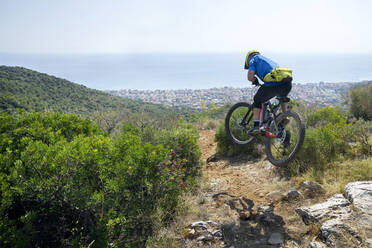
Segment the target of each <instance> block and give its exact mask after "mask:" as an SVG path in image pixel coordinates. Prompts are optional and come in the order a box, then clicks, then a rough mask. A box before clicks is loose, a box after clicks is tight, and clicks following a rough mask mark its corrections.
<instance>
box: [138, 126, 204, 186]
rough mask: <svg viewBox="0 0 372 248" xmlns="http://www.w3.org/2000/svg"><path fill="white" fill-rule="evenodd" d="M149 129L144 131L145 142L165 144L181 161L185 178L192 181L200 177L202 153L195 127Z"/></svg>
mask: <svg viewBox="0 0 372 248" xmlns="http://www.w3.org/2000/svg"><path fill="white" fill-rule="evenodd" d="M155 130H156V129H154V127H147V128H145V129H144V131H143V135H142V139H143V142H149V143H151V144H156V145H159V144H163V145H164V146H165V147H167V148H168V149H170V150H172V151H173V152H174V154H175V156H176V157H177V159H178V161H180V167H181V168H183V169H184V170H185V177H186V178H187V179H188V180H191V179H193V178H195V177H197V176H199V175H200V167H201V163H200V157H201V151H200V147H199V143H198V139H199V133H198V130H197V129H196V128H195V126H193V125H191V124H187V123H186V122H183V121H181V122H178V123H174V126H172V127H168V128H167V129H158V130H156V131H155Z"/></svg>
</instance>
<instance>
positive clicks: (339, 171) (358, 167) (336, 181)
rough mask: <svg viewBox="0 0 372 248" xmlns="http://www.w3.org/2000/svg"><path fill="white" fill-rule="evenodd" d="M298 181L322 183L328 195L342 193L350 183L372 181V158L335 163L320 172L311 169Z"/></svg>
mask: <svg viewBox="0 0 372 248" xmlns="http://www.w3.org/2000/svg"><path fill="white" fill-rule="evenodd" d="M297 180H298V181H300V182H301V181H305V180H311V181H317V182H319V183H322V184H323V187H324V188H325V190H326V191H327V195H333V194H335V193H342V192H343V190H344V188H345V186H346V184H348V183H349V182H354V181H365V180H372V158H371V157H370V158H367V159H364V160H347V161H343V162H334V163H331V164H329V165H327V166H326V167H323V168H322V170H318V171H317V170H315V169H310V170H309V171H308V172H306V173H305V174H303V175H301V176H300V177H298V178H297Z"/></svg>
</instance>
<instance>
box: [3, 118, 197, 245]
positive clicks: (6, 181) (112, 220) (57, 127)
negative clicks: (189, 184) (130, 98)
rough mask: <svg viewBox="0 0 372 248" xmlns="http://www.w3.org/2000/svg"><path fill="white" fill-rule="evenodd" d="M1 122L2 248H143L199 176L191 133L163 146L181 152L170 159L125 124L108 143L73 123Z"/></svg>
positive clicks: (88, 125)
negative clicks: (189, 181)
mask: <svg viewBox="0 0 372 248" xmlns="http://www.w3.org/2000/svg"><path fill="white" fill-rule="evenodd" d="M0 120H1V122H0V131H1V134H0V149H1V150H0V196H1V202H0V215H1V219H0V246H1V247H81V246H88V245H90V246H91V247H105V246H108V244H109V243H112V245H113V246H114V247H142V246H144V244H145V242H146V239H147V238H148V237H149V236H151V235H152V234H153V232H154V228H155V227H158V226H159V222H160V223H162V224H164V223H168V222H169V221H170V220H171V219H172V217H173V215H174V212H175V209H176V207H177V204H178V201H179V195H180V194H181V192H182V190H183V187H184V185H185V183H184V180H185V178H186V177H187V176H186V172H187V173H189V174H190V175H189V176H193V175H196V174H198V168H199V167H198V166H199V163H198V162H199V161H198V159H199V158H200V154H198V153H194V152H193V151H195V150H197V149H196V148H197V146H195V144H196V145H197V137H196V136H195V133H194V131H192V130H191V128H189V129H187V128H186V129H185V130H184V131H180V132H179V133H177V132H176V130H173V133H172V132H170V133H169V134H168V136H165V137H164V138H163V141H164V143H165V144H166V143H167V142H168V143H169V144H173V145H176V144H178V145H179V146H180V148H179V150H175V151H170V150H169V149H168V148H165V147H164V146H163V145H160V144H159V145H157V144H155V145H152V144H149V143H146V142H144V141H143V140H142V138H143V135H142V132H141V130H140V129H137V128H135V127H133V126H131V125H129V124H127V125H125V126H124V128H123V132H122V133H121V135H120V136H119V137H118V138H117V139H115V140H112V139H111V138H109V137H108V136H105V135H104V134H103V133H102V131H100V130H99V129H98V128H97V127H96V126H95V125H92V124H91V123H90V122H89V121H86V120H82V119H79V118H77V117H75V116H71V115H64V114H52V113H48V114H44V115H42V114H40V113H32V114H27V115H24V114H23V115H9V114H5V113H0ZM157 135H158V134H154V136H155V137H156V136H157ZM160 137H163V136H161V135H160ZM170 137H172V138H174V139H173V140H171V141H168V140H167V139H168V138H170ZM159 142H160V140H159ZM183 149H185V151H184V150H183ZM182 152H184V153H182ZM185 158H187V159H188V160H187V161H186V159H185ZM192 162H196V164H197V165H193V164H191V163H192ZM185 167H186V172H185V170H184V168H185ZM188 168H192V169H189V171H188V170H187V169H188ZM159 212H161V213H162V215H161V216H160V217H159V216H157V215H156V213H159Z"/></svg>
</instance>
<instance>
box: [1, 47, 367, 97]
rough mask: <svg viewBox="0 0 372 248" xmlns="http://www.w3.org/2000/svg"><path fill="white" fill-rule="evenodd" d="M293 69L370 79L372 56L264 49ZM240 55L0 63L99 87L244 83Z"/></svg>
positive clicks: (301, 79)
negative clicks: (271, 51) (289, 52)
mask: <svg viewBox="0 0 372 248" xmlns="http://www.w3.org/2000/svg"><path fill="white" fill-rule="evenodd" d="M263 55H264V56H267V57H269V58H271V59H273V60H274V61H276V62H277V63H279V65H280V66H281V67H288V68H290V69H292V70H293V75H294V81H293V82H294V83H298V84H303V83H319V82H330V83H338V82H360V81H364V80H372V54H365V55H362V54H274V53H271V54H270V53H264V54H263ZM244 60H245V54H239V53H226V54H224V53H222V54H220V53H206V54H201V53H195V54H166V53H165V54H161V53H159V54H79V55H72V54H66V55H59V54H9V53H0V65H6V66H21V67H25V68H28V69H32V70H35V71H38V72H42V73H47V74H49V75H53V76H56V77H60V78H64V79H66V80H69V81H71V82H74V83H78V84H82V85H85V86H87V87H89V88H93V89H98V90H119V89H138V90H156V89H160V90H166V89H169V90H172V89H174V90H176V89H207V88H219V87H226V86H227V87H247V86H249V85H251V84H250V82H248V81H247V71H246V70H244V69H243V65H244Z"/></svg>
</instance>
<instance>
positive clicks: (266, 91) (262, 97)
mask: <svg viewBox="0 0 372 248" xmlns="http://www.w3.org/2000/svg"><path fill="white" fill-rule="evenodd" d="M291 89H292V81H290V82H285V83H282V84H280V85H275V86H265V85H263V86H261V87H260V88H259V89H258V91H257V93H256V95H255V96H254V98H253V100H254V102H253V106H254V107H255V108H261V105H262V103H264V102H266V101H268V100H270V99H271V98H273V97H275V96H278V97H287V96H288V94H289V92H290V91H291Z"/></svg>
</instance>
